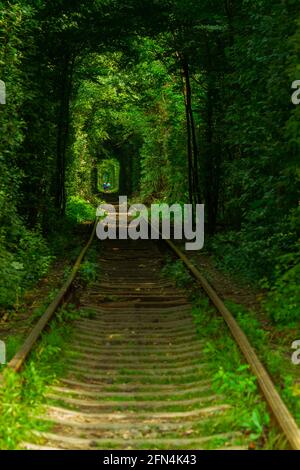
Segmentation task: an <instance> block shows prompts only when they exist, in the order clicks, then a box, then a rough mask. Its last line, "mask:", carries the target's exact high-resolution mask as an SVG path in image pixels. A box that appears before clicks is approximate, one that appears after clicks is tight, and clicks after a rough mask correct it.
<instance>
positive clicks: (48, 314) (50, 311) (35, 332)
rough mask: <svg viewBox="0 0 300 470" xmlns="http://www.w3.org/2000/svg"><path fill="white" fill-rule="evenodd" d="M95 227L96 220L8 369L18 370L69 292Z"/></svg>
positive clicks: (91, 239)
mask: <svg viewBox="0 0 300 470" xmlns="http://www.w3.org/2000/svg"><path fill="white" fill-rule="evenodd" d="M96 227H97V220H96V221H95V223H94V227H93V230H92V233H91V236H90V238H89V241H88V242H87V244H86V245H85V247H84V248H83V249H82V251H81V253H80V255H79V256H78V258H77V260H76V262H75V264H74V266H73V268H72V271H71V273H70V274H69V276H68V278H67V280H66V282H65V284H64V285H63V286H62V288H61V289H60V291H59V292H58V294H57V295H56V296H55V299H54V300H53V301H52V302H51V303H50V305H49V306H48V307H47V309H46V311H45V312H44V314H43V315H42V316H41V318H40V319H39V320H38V322H37V323H36V325H35V326H34V327H33V329H32V330H31V332H30V333H29V335H28V336H27V338H26V339H25V341H24V343H23V344H22V346H21V347H20V349H19V350H18V351H17V353H16V354H15V355H14V357H13V358H12V359H11V360H10V361H9V362H8V364H7V367H9V368H10V369H13V370H14V371H15V372H19V370H20V369H21V368H22V366H23V364H24V362H25V360H26V358H27V356H28V354H29V353H30V351H31V350H32V348H33V346H34V344H35V343H36V341H37V339H38V338H39V336H40V335H41V333H42V332H43V331H44V329H45V327H46V326H47V324H48V323H49V321H50V319H51V318H52V317H53V315H54V313H55V312H56V310H57V309H58V307H60V306H61V305H62V303H63V302H64V299H65V297H66V295H67V294H68V293H69V291H70V288H71V286H72V284H73V282H74V280H75V278H76V275H77V273H78V271H79V269H80V265H81V262H82V260H83V258H84V256H85V254H86V252H87V250H88V249H89V247H90V245H91V244H92V242H93V239H94V236H95V232H96Z"/></svg>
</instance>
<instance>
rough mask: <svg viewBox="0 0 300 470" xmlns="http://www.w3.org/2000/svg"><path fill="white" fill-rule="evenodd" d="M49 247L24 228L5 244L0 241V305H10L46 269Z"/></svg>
mask: <svg viewBox="0 0 300 470" xmlns="http://www.w3.org/2000/svg"><path fill="white" fill-rule="evenodd" d="M51 261H52V256H51V254H50V250H49V248H48V246H47V244H46V242H45V240H44V239H43V237H42V235H41V234H40V232H39V231H38V230H36V231H29V230H27V229H25V228H22V229H21V233H19V240H18V242H16V243H15V244H13V245H10V246H9V247H8V246H7V245H6V244H5V243H4V241H3V239H2V240H0V306H3V307H13V306H14V305H15V303H16V301H17V299H18V297H19V296H20V295H21V293H22V292H23V291H24V290H25V289H26V288H28V287H30V286H31V285H32V284H33V283H34V282H36V281H37V280H38V279H40V278H41V277H42V276H44V275H45V274H46V272H47V271H48V268H49V265H50V263H51Z"/></svg>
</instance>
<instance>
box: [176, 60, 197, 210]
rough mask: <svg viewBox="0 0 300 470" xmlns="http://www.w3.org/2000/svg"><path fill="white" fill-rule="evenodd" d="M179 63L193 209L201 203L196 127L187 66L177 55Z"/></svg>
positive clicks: (190, 196) (190, 194)
mask: <svg viewBox="0 0 300 470" xmlns="http://www.w3.org/2000/svg"><path fill="white" fill-rule="evenodd" d="M178 57H179V58H180V62H181V75H182V81H183V94H184V104H185V112H186V125H187V153H188V171H189V199H190V203H191V204H192V205H193V208H194V209H195V206H196V204H199V203H200V202H201V195H200V186H199V150H198V144H197V137H196V126H195V120H194V114H193V107H192V89H191V81H190V70H189V64H188V61H187V59H186V57H185V56H184V55H181V54H178Z"/></svg>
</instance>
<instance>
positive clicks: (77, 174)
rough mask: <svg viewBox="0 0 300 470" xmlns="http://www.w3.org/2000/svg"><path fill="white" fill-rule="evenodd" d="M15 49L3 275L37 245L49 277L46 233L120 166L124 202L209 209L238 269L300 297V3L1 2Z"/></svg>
mask: <svg viewBox="0 0 300 470" xmlns="http://www.w3.org/2000/svg"><path fill="white" fill-rule="evenodd" d="M0 38H1V45H0V79H1V80H3V81H4V82H5V84H6V88H7V104H6V105H0V127H1V140H0V169H1V178H0V185H1V186H0V219H1V227H0V243H1V252H0V254H1V258H3V263H2V266H1V267H0V270H1V269H2V270H3V273H2V274H3V275H9V276H12V277H13V276H15V277H17V278H18V279H19V278H20V279H21V278H22V279H23V277H24V276H25V277H26V270H25V269H24V267H23V268H21V265H22V266H23V264H24V263H23V261H21V259H23V258H22V257H21V254H20V252H19V247H20V246H24V248H23V249H24V250H26V246H28V244H29V245H30V243H31V244H33V245H34V246H36V245H39V244H40V245H43V249H42V250H40V251H41V253H44V254H43V258H42V259H43V260H44V262H45V263H46V261H45V260H47V259H48V256H50V255H49V253H48V254H47V253H46V251H47V250H46V247H45V246H44V243H45V242H44V241H43V239H42V236H41V233H43V235H44V237H47V232H49V230H50V229H51V227H53V221H54V220H56V218H57V215H63V214H64V212H65V207H66V204H67V201H68V200H69V199H70V198H72V197H73V198H74V197H81V198H83V199H85V200H87V201H90V202H91V201H92V200H93V197H94V196H95V188H96V186H95V178H96V177H95V169H96V168H97V164H99V162H101V161H102V160H103V159H108V158H116V159H117V160H118V161H119V163H120V169H121V173H120V175H121V176H120V191H121V192H124V193H126V194H128V195H139V196H140V198H142V199H143V200H144V201H147V202H151V201H153V200H160V201H161V200H164V201H169V202H175V201H177V202H180V203H184V202H187V201H191V202H193V204H195V203H197V202H203V203H205V205H206V219H207V220H206V222H207V232H208V233H209V234H210V235H211V237H210V239H209V247H210V249H211V250H212V251H213V252H214V253H215V254H216V256H217V258H218V259H219V261H221V262H222V263H223V265H225V266H226V267H227V269H232V270H234V271H235V272H238V271H239V272H241V273H242V274H243V275H244V276H246V277H248V278H250V280H252V281H255V282H256V281H258V280H259V279H261V278H264V280H265V281H264V282H265V285H269V284H268V283H269V282H272V283H274V282H275V283H277V284H276V289H277V290H276V292H277V293H278V294H277V295H278V296H279V297H280V296H284V295H285V291H286V289H287V287H286V284H287V282H288V283H289V285H290V286H291V285H294V286H295V285H296V284H297V276H298V275H299V226H300V213H299V179H300V168H299V152H300V137H299V135H300V134H299V132H300V127H299V126H300V124H299V122H300V120H299V113H300V106H299V107H296V106H294V105H293V104H292V103H291V83H292V81H293V80H296V79H300V65H299V47H300V46H299V44H300V41H299V38H300V16H299V7H298V2H297V1H294V0H285V1H282V0H274V1H272V2H271V1H270V0H255V1H249V0H239V1H237V0H224V1H215V0H214V1H208V0H204V1H201V2H197V1H195V0H146V1H145V0H144V1H141V0H127V1H126V2H120V1H116V0H93V1H91V0H89V1H85V0H81V1H77V0H73V1H72V2H68V1H65V0H53V1H51V2H46V1H43V0H34V1H32V0H31V1H28V0H11V1H3V0H1V1H0ZM30 230H31V232H30ZM30 234H33V235H32V237H33V240H32V239H31V238H30V236H31V235H30ZM28 239H29V240H30V242H26V240H28ZM22 240H23V241H22ZM22 243H23V245H22ZM28 249H29V248H28ZM258 253H259V256H257V254H258ZM23 256H25V255H24V254H23ZM41 256H42V255H41ZM12 263H13V264H12ZM16 263H17V264H16ZM18 263H19V265H18ZM41 264H42V266H43V262H42V261H41ZM42 272H43V268H42V267H41V273H42ZM5 273H6V274H5ZM22 276H23V277H22ZM282 276H283V277H284V276H285V278H283V277H282ZM20 282H21V281H20ZM22 282H23V281H22ZM289 289H291V287H289ZM288 296H289V297H291V296H292V298H293V299H294V303H295V302H296V300H297V299H298V300H299V292H298V291H297V289H296V287H294V290H293V289H292V292H290V291H289V293H288ZM297 296H298V297H297ZM279 297H278V299H277V301H278V302H279V303H280V299H281V297H280V298H279ZM1 302H2V303H4V304H5V302H7V303H8V304H10V303H11V302H12V298H11V296H8V297H7V295H6V293H5V292H3V294H2V297H1V294H0V303H1ZM293 305H294V304H293ZM291 310H292V312H294V310H295V309H294V310H293V307H291ZM291 315H293V313H291Z"/></svg>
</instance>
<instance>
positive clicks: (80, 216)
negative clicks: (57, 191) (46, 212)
mask: <svg viewBox="0 0 300 470" xmlns="http://www.w3.org/2000/svg"><path fill="white" fill-rule="evenodd" d="M66 214H67V217H69V218H70V219H71V220H72V221H73V222H76V223H83V222H91V221H93V220H95V217H96V209H95V208H94V207H93V205H92V204H91V203H90V202H88V201H86V200H84V199H82V198H81V197H80V196H71V197H70V198H69V199H68V201H67V208H66Z"/></svg>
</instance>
